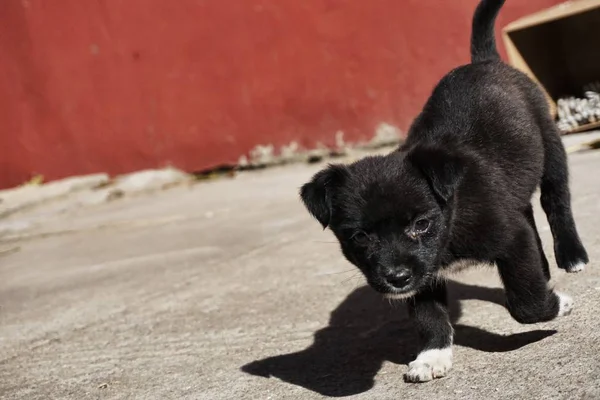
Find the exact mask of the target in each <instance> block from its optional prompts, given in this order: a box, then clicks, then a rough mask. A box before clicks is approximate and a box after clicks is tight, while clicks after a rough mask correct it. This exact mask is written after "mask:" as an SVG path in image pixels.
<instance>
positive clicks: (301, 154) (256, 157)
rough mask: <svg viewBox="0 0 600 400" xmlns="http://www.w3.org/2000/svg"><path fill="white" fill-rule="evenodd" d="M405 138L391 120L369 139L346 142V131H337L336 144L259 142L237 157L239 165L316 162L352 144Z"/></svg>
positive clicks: (378, 143)
mask: <svg viewBox="0 0 600 400" xmlns="http://www.w3.org/2000/svg"><path fill="white" fill-rule="evenodd" d="M401 139H402V131H401V130H400V129H399V128H398V127H396V126H394V125H390V124H388V123H385V122H382V123H380V124H379V125H377V127H376V128H375V132H374V135H373V137H372V139H371V140H370V141H368V142H366V143H354V144H350V143H346V141H345V140H344V132H343V131H341V130H340V131H337V132H336V133H335V145H334V147H333V148H332V147H328V146H325V145H324V144H323V143H321V142H318V143H317V145H316V146H315V148H312V149H305V148H302V147H301V146H300V144H299V143H298V142H295V141H293V142H290V143H289V144H287V145H285V146H281V147H280V148H279V150H278V151H277V150H276V148H275V146H274V145H272V144H260V145H257V146H256V147H254V148H253V149H252V150H251V151H250V153H249V154H248V155H242V156H241V157H240V158H239V159H238V167H239V168H242V169H245V168H261V167H265V166H269V165H278V164H286V163H290V162H297V161H308V162H315V161H319V160H321V159H323V158H326V157H333V156H341V155H344V154H347V152H348V150H350V149H352V148H359V149H361V148H362V149H373V148H378V147H384V146H389V145H394V144H397V143H399V142H400V140H401Z"/></svg>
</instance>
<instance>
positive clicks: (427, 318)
mask: <svg viewBox="0 0 600 400" xmlns="http://www.w3.org/2000/svg"><path fill="white" fill-rule="evenodd" d="M409 311H410V314H411V317H412V318H413V320H414V321H415V324H416V326H417V330H418V332H419V336H420V338H421V339H422V341H423V343H424V344H425V346H424V347H423V349H422V350H421V352H420V353H419V355H418V356H417V359H416V360H414V361H413V362H411V363H410V364H408V372H407V373H406V374H405V375H404V378H405V379H406V380H407V381H408V382H427V381H430V380H432V379H434V378H440V377H442V376H446V374H447V373H448V371H450V368H452V335H453V330H452V325H451V324H450V317H449V315H448V309H447V300H446V285H445V284H444V283H441V282H440V283H435V284H433V286H432V287H430V288H428V289H425V290H424V291H421V292H419V293H418V294H417V295H415V297H414V298H413V299H411V300H409Z"/></svg>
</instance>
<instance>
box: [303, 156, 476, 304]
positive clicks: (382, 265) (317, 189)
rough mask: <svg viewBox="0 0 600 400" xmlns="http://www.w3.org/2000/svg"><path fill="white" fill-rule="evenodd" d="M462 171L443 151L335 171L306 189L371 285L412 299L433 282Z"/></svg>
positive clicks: (307, 200)
mask: <svg viewBox="0 0 600 400" xmlns="http://www.w3.org/2000/svg"><path fill="white" fill-rule="evenodd" d="M463 174H464V167H463V163H462V162H461V160H460V159H459V158H458V157H456V156H454V155H452V154H449V153H447V152H446V151H444V150H439V149H416V150H411V151H409V152H399V151H398V152H394V153H392V154H390V155H387V156H376V157H367V158H364V159H362V160H360V161H357V162H355V163H353V164H351V165H348V166H344V165H330V166H329V167H327V168H325V169H324V170H322V171H320V172H319V173H317V174H316V175H315V176H314V177H313V178H312V180H311V181H310V182H309V183H307V184H305V185H304V186H303V187H302V189H301V197H302V200H303V202H304V204H305V205H306V208H307V209H308V211H309V212H310V213H311V214H312V215H313V216H314V217H315V218H316V219H317V220H318V221H319V222H320V223H321V225H323V228H327V227H329V228H330V229H331V230H332V231H333V233H334V234H335V236H336V237H337V239H338V241H339V242H340V244H341V248H342V252H343V253H344V256H345V257H346V258H347V259H348V260H349V261H350V262H351V263H353V264H354V265H356V266H357V267H358V268H359V269H360V270H361V271H362V272H363V274H364V275H365V277H366V278H367V281H368V282H369V284H370V285H371V286H372V287H373V288H374V289H376V290H377V291H379V292H381V293H385V294H386V295H388V296H390V297H397V298H401V297H408V296H411V295H413V294H414V293H416V292H417V291H418V290H419V288H421V287H423V286H425V285H428V284H429V283H431V281H432V280H433V279H434V277H435V275H436V273H437V270H438V268H439V261H440V258H441V256H442V254H443V252H444V251H445V248H446V246H447V242H448V238H449V235H450V230H451V228H452V209H453V204H454V195H455V192H456V189H457V187H458V186H459V184H460V182H461V179H462V176H463Z"/></svg>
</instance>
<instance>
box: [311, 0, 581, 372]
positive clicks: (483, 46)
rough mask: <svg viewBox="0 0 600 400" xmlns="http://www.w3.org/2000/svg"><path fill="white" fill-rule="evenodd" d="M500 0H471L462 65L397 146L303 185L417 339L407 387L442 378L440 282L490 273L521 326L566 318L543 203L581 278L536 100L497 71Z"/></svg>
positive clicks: (550, 129)
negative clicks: (467, 54)
mask: <svg viewBox="0 0 600 400" xmlns="http://www.w3.org/2000/svg"><path fill="white" fill-rule="evenodd" d="M503 3H504V1H503V0H483V1H482V2H481V3H480V4H479V6H478V7H477V10H476V11H475V16H474V18H473V31H472V37H471V58H472V63H471V64H469V65H465V66H462V67H459V68H457V69H455V70H453V71H451V72H450V73H449V74H448V75H446V76H445V77H444V78H443V79H442V80H441V81H440V82H439V84H438V85H437V86H436V88H435V89H434V91H433V94H432V95H431V97H430V98H429V100H428V101H427V103H426V104H425V107H424V109H423V111H422V112H421V114H420V115H419V116H418V117H417V118H416V120H415V121H414V123H413V125H412V127H411V128H410V132H409V135H408V138H407V140H406V142H405V143H404V144H403V145H402V147H401V148H400V149H398V150H397V151H395V152H393V153H391V154H389V155H387V156H378V157H367V158H365V159H362V160H360V161H358V162H355V163H354V164H351V165H348V166H343V165H331V166H329V167H328V168H326V169H324V170H322V171H321V172H319V173H318V174H316V175H315V176H314V178H313V179H312V180H311V181H310V182H309V183H307V184H306V185H304V186H303V187H302V190H301V197H302V200H303V201H304V203H305V205H306V207H307V208H308V211H309V212H310V213H311V214H312V215H313V216H314V217H315V218H316V219H317V220H318V221H319V222H320V223H321V224H322V225H323V227H328V226H329V227H330V228H331V230H332V231H333V232H334V234H335V235H336V237H337V239H338V240H339V242H340V244H341V248H342V251H343V253H344V256H345V257H346V258H347V259H348V260H349V261H350V262H351V263H353V264H355V265H356V266H357V267H358V268H359V269H360V270H361V271H362V272H363V273H364V275H365V276H366V278H367V280H368V282H369V284H370V285H371V286H372V287H373V288H375V289H376V290H378V291H379V292H381V293H384V294H385V295H386V296H388V297H391V298H410V301H408V304H409V307H410V311H411V315H412V316H413V318H414V321H415V323H416V326H417V329H418V332H419V334H420V336H421V337H422V339H423V341H424V344H425V345H424V347H423V350H422V352H421V353H420V354H419V355H418V357H417V359H416V360H415V361H413V362H411V363H410V364H409V370H408V372H407V374H406V376H405V377H406V379H407V380H408V381H415V382H424V381H428V380H431V379H433V378H438V377H441V376H444V375H445V374H446V373H447V372H448V371H449V369H450V368H451V366H452V349H451V345H452V335H453V330H452V326H451V325H450V322H449V317H448V311H447V308H446V288H445V284H444V280H443V279H441V278H443V276H444V274H446V273H448V272H455V271H457V270H460V269H462V268H464V267H468V266H470V265H473V264H481V263H488V264H495V265H497V267H498V270H499V272H500V276H501V278H502V281H503V283H504V286H505V290H506V304H507V308H508V310H509V311H510V314H511V315H512V317H513V318H514V319H515V320H517V321H518V322H520V323H524V324H528V323H536V322H541V321H548V320H551V319H553V318H555V317H557V316H562V315H566V314H568V313H569V312H570V310H571V308H572V306H573V302H572V300H571V298H570V297H569V296H566V295H564V294H559V293H556V292H554V291H553V290H552V289H550V288H549V287H548V283H547V282H548V280H549V279H550V272H549V268H548V261H547V260H546V257H545V255H544V252H543V250H542V244H541V241H540V237H539V235H538V233H537V230H536V227H535V222H534V218H533V211H532V206H531V198H532V195H533V193H534V191H535V190H536V187H537V186H538V185H540V186H541V203H542V207H543V209H544V211H545V213H546V215H547V217H548V221H549V223H550V227H551V230H552V235H553V237H554V252H555V254H556V260H557V264H558V267H559V268H562V269H564V270H566V271H568V272H577V271H581V270H582V269H583V267H584V265H585V264H586V263H587V262H588V256H587V254H586V251H585V249H584V247H583V245H582V244H581V241H580V239H579V236H578V234H577V230H576V228H575V222H574V221H573V216H572V213H571V202H570V193H569V187H568V171H567V159H566V154H565V150H564V147H563V145H562V142H561V139H560V137H559V133H558V130H557V128H556V126H555V124H554V122H553V120H552V118H551V116H550V113H549V110H548V105H547V103H546V99H545V97H544V95H543V93H542V91H541V90H540V89H539V88H538V86H537V85H536V84H535V83H533V82H532V81H531V80H530V79H529V78H528V77H527V76H526V75H524V74H523V73H521V72H519V71H517V70H515V69H513V68H511V67H509V66H508V65H506V64H503V63H502V62H501V61H500V57H499V55H498V52H497V50H496V44H495V39H494V22H495V19H496V15H497V14H498V11H499V10H500V8H501V7H502V4H503Z"/></svg>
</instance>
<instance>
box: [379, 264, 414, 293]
mask: <svg viewBox="0 0 600 400" xmlns="http://www.w3.org/2000/svg"><path fill="white" fill-rule="evenodd" d="M383 279H384V280H385V282H386V283H387V284H388V285H390V286H391V287H392V288H394V289H396V290H404V289H407V288H408V287H410V286H411V284H412V282H413V274H412V271H410V270H409V269H408V268H397V269H394V270H391V271H386V273H385V274H384V275H383Z"/></svg>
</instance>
